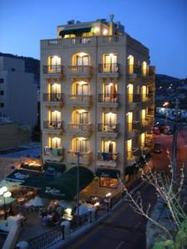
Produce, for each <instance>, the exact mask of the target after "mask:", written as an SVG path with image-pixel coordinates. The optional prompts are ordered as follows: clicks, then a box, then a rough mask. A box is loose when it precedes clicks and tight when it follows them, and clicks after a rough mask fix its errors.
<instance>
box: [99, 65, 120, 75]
mask: <svg viewBox="0 0 187 249" xmlns="http://www.w3.org/2000/svg"><path fill="white" fill-rule="evenodd" d="M99 73H119V64H118V63H103V64H99Z"/></svg>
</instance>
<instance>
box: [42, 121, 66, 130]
mask: <svg viewBox="0 0 187 249" xmlns="http://www.w3.org/2000/svg"><path fill="white" fill-rule="evenodd" d="M44 128H45V129H63V121H44Z"/></svg>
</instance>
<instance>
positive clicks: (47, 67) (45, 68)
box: [43, 65, 63, 74]
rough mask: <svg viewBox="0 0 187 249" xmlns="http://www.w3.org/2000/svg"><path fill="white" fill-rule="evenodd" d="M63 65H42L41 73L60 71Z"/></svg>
mask: <svg viewBox="0 0 187 249" xmlns="http://www.w3.org/2000/svg"><path fill="white" fill-rule="evenodd" d="M62 72H63V66H62V65H44V66H43V73H44V74H46V73H62Z"/></svg>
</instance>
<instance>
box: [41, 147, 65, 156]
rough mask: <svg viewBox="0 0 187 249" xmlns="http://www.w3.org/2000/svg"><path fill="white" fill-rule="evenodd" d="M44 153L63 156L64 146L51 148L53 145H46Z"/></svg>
mask: <svg viewBox="0 0 187 249" xmlns="http://www.w3.org/2000/svg"><path fill="white" fill-rule="evenodd" d="M44 155H45V156H63V155H64V148H51V147H48V146H45V147H44Z"/></svg>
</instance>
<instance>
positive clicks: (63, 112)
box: [41, 19, 155, 187]
mask: <svg viewBox="0 0 187 249" xmlns="http://www.w3.org/2000/svg"><path fill="white" fill-rule="evenodd" d="M154 80H155V73H154V67H153V66H150V58H149V50H148V49H147V48H146V47H145V46H144V45H142V44H141V43H140V42H139V41H137V40H135V39H133V38H132V37H130V36H129V35H128V34H127V33H126V32H125V31H124V26H123V25H121V24H120V23H119V22H118V23H115V22H113V20H111V21H106V20H105V19H100V20H96V21H93V22H79V21H77V22H75V21H69V22H68V23H67V24H65V25H61V26H58V27H57V39H50V40H42V41H41V130H42V158H43V161H44V162H46V161H48V162H60V163H64V164H66V165H67V167H72V166H74V165H77V159H78V155H77V152H79V155H80V158H79V159H80V165H83V166H85V167H89V168H90V169H91V170H93V171H94V172H96V175H98V176H99V177H100V180H101V185H102V186H110V187H112V186H115V185H116V184H117V181H118V178H119V177H120V178H123V177H124V175H125V169H126V168H127V167H129V166H132V165H134V163H136V162H137V161H138V160H139V158H140V156H141V155H142V152H145V151H149V150H150V148H151V144H152V135H151V128H152V125H153V121H154V91H155V86H154Z"/></svg>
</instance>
